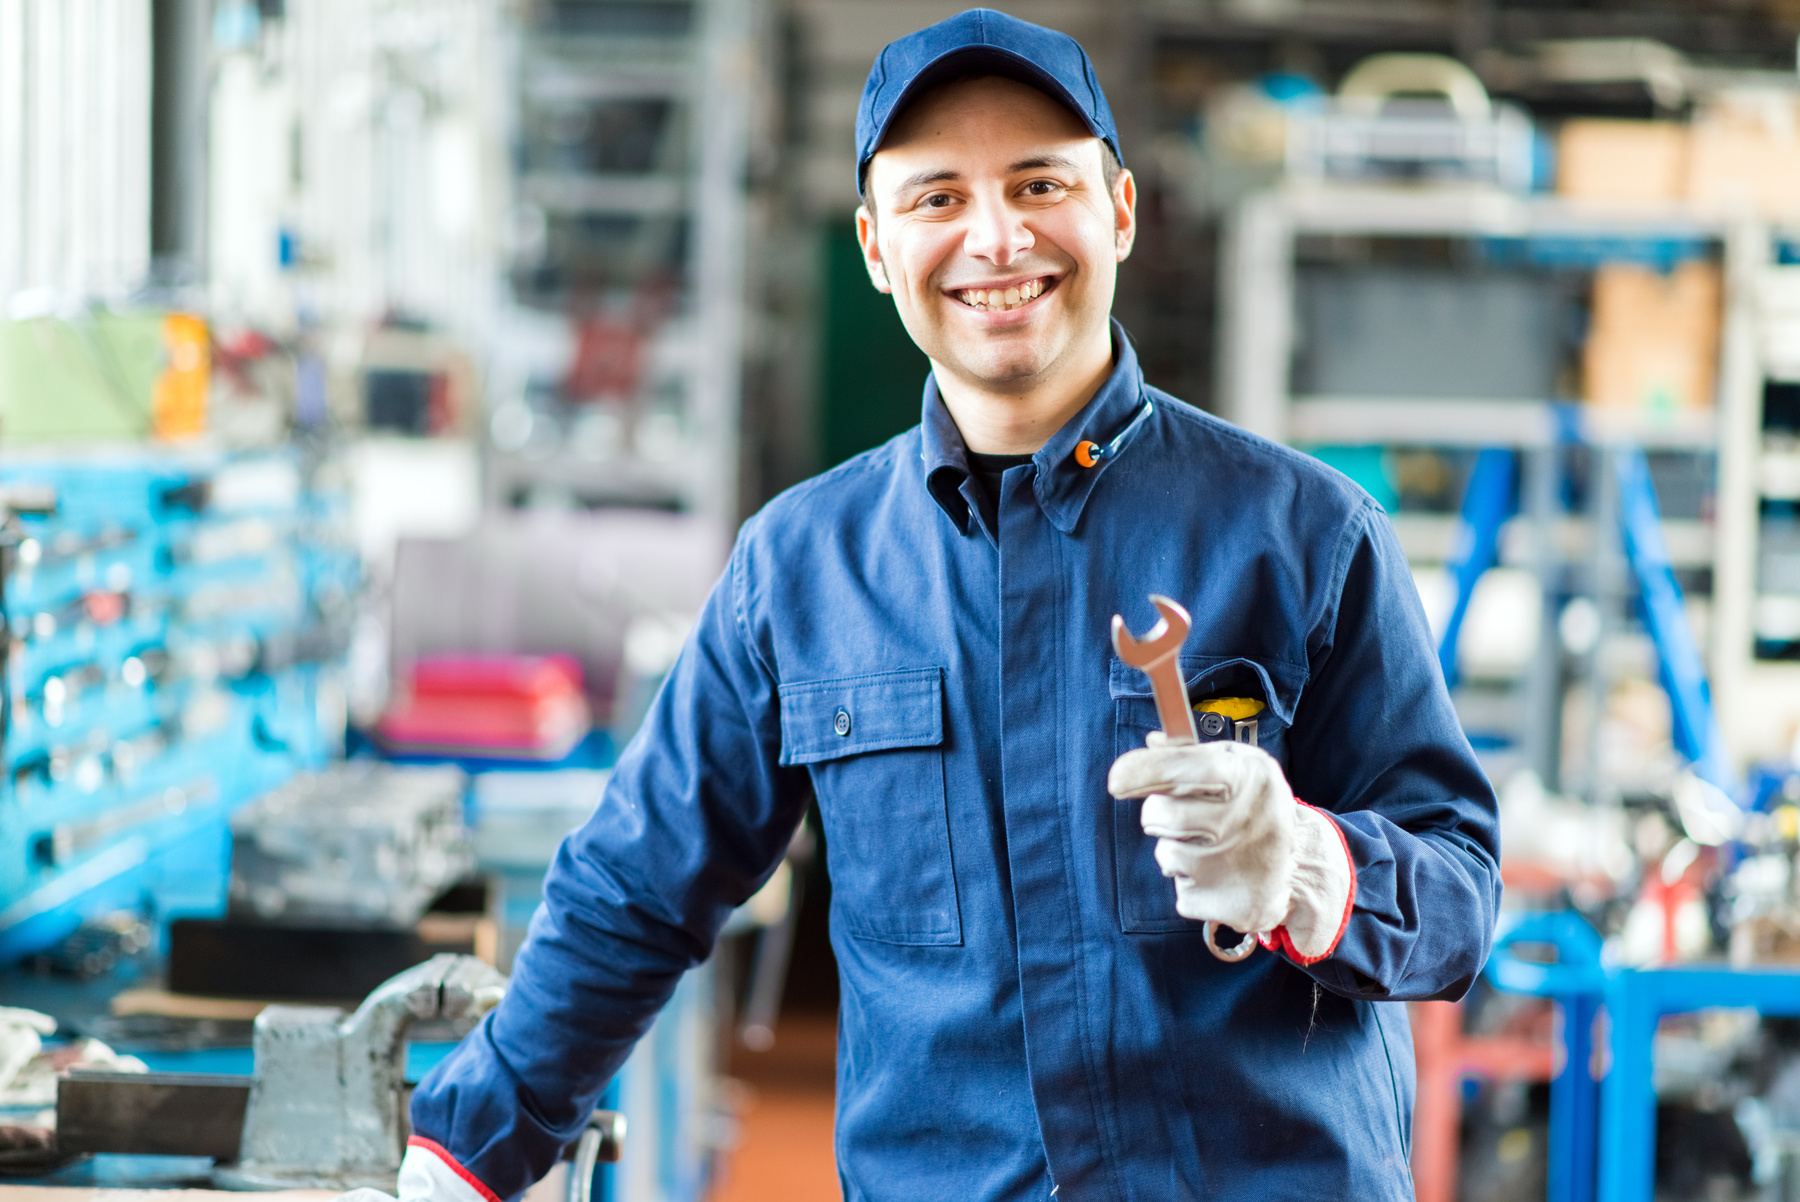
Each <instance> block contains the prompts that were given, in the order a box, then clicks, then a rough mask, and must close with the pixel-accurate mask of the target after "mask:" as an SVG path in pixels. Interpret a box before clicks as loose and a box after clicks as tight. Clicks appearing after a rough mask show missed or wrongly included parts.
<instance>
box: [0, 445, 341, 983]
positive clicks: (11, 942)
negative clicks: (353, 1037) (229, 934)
mask: <svg viewBox="0 0 1800 1202" xmlns="http://www.w3.org/2000/svg"><path fill="white" fill-rule="evenodd" d="M0 493H3V494H4V496H0V501H3V502H4V512H0V518H3V519H4V522H3V523H0V543H3V544H4V548H5V549H4V552H3V554H4V561H3V562H0V571H3V572H4V581H3V584H4V592H3V594H0V597H3V600H0V614H3V617H4V624H5V627H6V630H5V639H4V649H3V650H0V665H3V667H4V698H3V700H0V741H3V744H4V747H3V762H4V764H5V772H4V774H3V775H0V963H5V962H10V961H13V960H16V959H18V958H19V957H21V956H25V955H29V954H31V953H33V952H37V951H41V950H44V949H46V948H49V947H51V946H53V945H55V944H56V943H57V942H58V941H59V940H61V939H62V938H63V937H65V936H66V935H68V934H69V933H70V932H71V931H73V930H74V929H75V928H76V927H77V926H78V925H79V924H80V923H81V922H82V921H84V920H86V919H91V918H95V917H98V916H100V915H103V914H105V913H107V912H109V911H113V910H133V909H139V908H144V909H147V910H148V911H149V912H151V913H153V914H154V915H155V917H157V918H158V919H166V918H169V917H173V916H176V915H181V914H211V913H217V912H220V911H222V910H223V909H224V903H225V886H226V864H227V861H228V859H229V832H228V828H227V825H226V823H227V818H228V816H229V814H230V812H231V810H233V809H235V808H236V807H237V806H238V805H240V804H242V803H244V802H246V801H249V800H250V799H251V798H253V797H256V796H257V795H259V794H261V793H263V792H265V791H267V790H268V789H270V788H273V787H274V786H275V785H277V784H280V783H281V782H282V781H283V780H285V779H287V778H288V777H289V776H291V775H292V774H293V773H294V772H296V771H298V770H299V769H301V768H305V767H310V766H313V765H316V764H318V763H321V762H323V761H324V760H325V759H326V758H327V757H328V756H329V755H330V754H332V752H333V750H334V747H333V744H334V742H336V743H341V740H342V710H343V704H342V701H341V696H342V690H341V685H340V684H339V683H338V682H337V680H336V679H335V675H336V674H335V670H334V668H333V667H332V661H334V660H335V659H337V658H338V657H339V656H341V654H342V645H341V643H342V639H341V638H340V637H339V633H338V630H337V625H336V624H341V623H342V621H343V618H344V616H345V614H346V610H347V607H348V605H349V603H350V601H351V598H352V596H353V594H354V590H355V588H356V584H357V573H358V569H357V567H356V559H355V555H354V552H353V551H352V550H351V549H350V548H349V547H348V546H347V545H346V544H345V543H344V542H343V540H341V539H339V538H338V537H337V536H336V533H335V523H336V520H337V516H336V512H335V510H334V508H333V506H332V505H331V504H330V503H328V502H325V501H323V500H322V499H321V498H319V497H317V496H316V495H314V494H312V493H310V492H309V491H308V490H307V488H306V486H305V483H304V480H303V473H302V467H301V464H300V463H299V462H297V460H296V459H295V458H294V457H293V456H291V455H286V454H263V455H251V456H236V457H228V456H223V455H215V454H209V453H192V452H180V451H174V450H166V449H165V450H155V451H131V452H124V451H121V452H115V453H111V454H99V453H96V454H90V455H81V456H68V457H49V456H44V457H34V456H8V457H7V458H6V459H4V460H0ZM334 620H335V623H336V624H334ZM334 728H335V730H334Z"/></svg>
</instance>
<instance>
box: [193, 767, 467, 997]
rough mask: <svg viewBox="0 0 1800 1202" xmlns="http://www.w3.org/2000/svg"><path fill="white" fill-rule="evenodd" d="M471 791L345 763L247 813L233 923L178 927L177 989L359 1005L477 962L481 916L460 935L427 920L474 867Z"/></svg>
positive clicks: (425, 774)
mask: <svg viewBox="0 0 1800 1202" xmlns="http://www.w3.org/2000/svg"><path fill="white" fill-rule="evenodd" d="M464 784H465V781H464V777H463V774H462V772H461V771H460V770H458V769H456V768H442V767H432V768H423V767H399V766H394V765H389V764H382V763H375V762H369V761H357V762H352V763H340V764H336V765H334V766H332V767H331V768H328V769H326V770H324V771H322V772H318V773H311V774H307V775H303V776H301V777H298V778H296V779H295V780H292V781H290V782H288V783H287V784H286V785H284V786H282V787H281V788H279V789H277V790H275V791H274V792H272V793H270V794H269V795H268V796H266V797H264V798H262V799H261V800H259V801H257V802H256V803H255V804H253V805H250V806H247V807H245V808H244V809H242V810H240V811H238V812H237V813H236V814H235V815H234V816H233V818H232V821H231V832H232V852H231V888H230V908H229V911H228V913H227V914H226V916H225V917H224V918H217V919H215V918H184V919H181V920H179V921H177V922H174V923H171V924H170V926H169V943H168V960H167V964H166V977H167V982H168V987H169V988H170V989H171V990H173V991H175V992H176V993H186V994H200V995H207V996H216V997H249V998H291V999H318V1000H321V1001H324V1000H340V999H341V1000H348V999H351V998H357V997H361V996H362V995H363V994H364V993H366V992H368V991H369V990H370V989H373V988H374V987H375V986H376V985H378V984H380V983H381V982H382V981H384V980H386V979H387V978H389V977H391V976H392V975H394V974H395V973H397V972H399V971H401V970H402V969H404V968H406V967H407V966H409V965H412V964H417V963H419V962H420V961H422V960H424V959H426V958H427V957H429V956H430V955H431V954H432V952H433V951H434V950H443V951H452V950H461V951H473V950H475V949H476V947H477V946H479V945H480V943H481V935H480V933H479V932H480V925H481V924H480V921H479V916H478V915H476V914H467V915H461V916H454V915H453V916H449V917H451V918H452V919H456V918H459V917H460V921H452V922H451V923H450V924H449V925H450V926H451V927H454V928H456V929H455V930H452V931H449V932H448V933H446V932H445V931H444V930H442V929H440V928H441V927H443V925H444V924H443V923H438V924H436V925H433V924H426V923H422V922H421V921H420V920H421V919H422V918H424V916H425V914H426V911H427V910H429V909H430V908H431V907H432V905H433V903H434V902H435V901H436V900H437V899H438V898H440V897H441V896H442V895H444V894H445V893H446V891H448V890H450V889H451V887H452V886H454V885H456V884H458V883H459V882H461V881H462V880H463V879H464V878H465V877H467V876H468V874H469V872H470V870H471V869H472V868H473V867H474V863H475V860H474V854H473V852H472V850H471V849H470V846H469V842H468V838H467V835H466V832H465V830H464V827H463V818H462V810H463V791H464ZM434 917H435V916H434ZM490 954H491V953H490Z"/></svg>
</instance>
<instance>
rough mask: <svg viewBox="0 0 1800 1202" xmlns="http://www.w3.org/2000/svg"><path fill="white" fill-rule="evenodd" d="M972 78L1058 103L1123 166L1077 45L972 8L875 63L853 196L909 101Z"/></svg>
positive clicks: (860, 129) (860, 115) (1106, 111)
mask: <svg viewBox="0 0 1800 1202" xmlns="http://www.w3.org/2000/svg"><path fill="white" fill-rule="evenodd" d="M970 72H987V73H991V74H994V75H1004V76H1007V77H1008V78H1010V79H1016V80H1018V81H1019V82H1020V83H1025V84H1030V85H1031V86H1032V87H1034V88H1037V89H1038V90H1039V91H1042V92H1045V93H1047V94H1049V95H1050V96H1053V97H1055V98H1056V99H1057V100H1060V101H1062V102H1063V103H1064V104H1066V105H1068V106H1069V107H1070V108H1071V109H1073V110H1074V111H1075V114H1076V115H1077V116H1079V117H1080V118H1081V120H1082V121H1083V122H1084V123H1085V124H1086V125H1087V127H1088V129H1089V130H1091V131H1092V132H1093V135H1094V136H1095V137H1096V138H1099V139H1100V140H1101V141H1102V142H1105V143H1106V144H1107V146H1109V147H1111V148H1112V152H1113V155H1114V157H1116V158H1117V159H1118V160H1119V161H1120V162H1124V161H1125V156H1124V155H1122V154H1120V153H1119V131H1118V130H1117V129H1116V128H1114V126H1113V115H1112V110H1111V109H1110V108H1108V107H1107V105H1106V93H1104V92H1102V91H1101V90H1100V81H1099V80H1097V79H1095V78H1094V64H1093V63H1091V62H1089V61H1088V56H1087V52H1086V51H1085V50H1083V49H1082V48H1081V43H1079V42H1077V41H1076V40H1075V39H1074V38H1072V37H1070V36H1069V35H1068V34H1066V33H1059V32H1057V31H1056V30H1054V29H1045V28H1044V27H1043V26H1042V25H1033V24H1031V23H1030V22H1029V21H1021V20H1019V19H1018V18H1017V17H1009V16H1007V15H1006V14H1005V13H1000V12H995V11H994V10H993V9H991V8H971V9H969V10H968V11H967V12H962V13H958V14H957V15H956V16H954V17H951V18H950V19H949V20H946V21H939V22H938V23H937V24H936V25H931V26H928V27H926V28H924V29H921V30H919V31H918V32H917V33H909V34H907V35H906V36H905V37H903V38H900V39H899V40H898V41H894V42H889V43H888V44H887V46H886V47H885V48H884V49H883V50H882V52H881V53H880V54H878V55H877V56H876V57H875V65H874V66H873V67H871V68H869V81H868V82H867V83H865V84H864V85H863V93H862V103H861V104H859V105H858V106H857V109H856V191H857V194H858V195H861V193H862V187H863V175H864V172H866V171H867V170H868V168H869V160H870V159H872V158H874V157H875V152H876V151H877V150H879V149H880V148H881V140H882V139H883V138H885V137H886V136H887V131H888V127H889V126H890V125H892V124H893V123H894V118H895V117H896V116H897V115H899V113H900V110H901V109H903V108H905V107H906V104H907V102H908V101H910V100H912V99H913V98H914V97H916V96H919V95H920V94H921V93H923V92H924V91H925V90H926V89H927V88H930V87H931V86H932V85H933V84H936V83H940V82H942V81H943V80H946V79H949V78H952V77H954V76H957V75H965V74H968V73H970Z"/></svg>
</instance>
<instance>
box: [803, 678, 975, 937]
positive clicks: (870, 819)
mask: <svg viewBox="0 0 1800 1202" xmlns="http://www.w3.org/2000/svg"><path fill="white" fill-rule="evenodd" d="M943 675H944V674H943V670H942V669H941V668H907V669H902V670H900V671H894V672H875V673H870V674H867V675H862V676H845V677H840V678H838V679H835V680H807V681H797V682H794V683H792V684H783V685H782V686H781V762H782V763H783V764H794V765H806V766H807V768H808V769H809V770H810V772H811V773H812V779H813V788H814V790H815V791H816V792H817V793H818V797H819V812H820V814H821V815H822V816H823V818H824V822H825V848H826V862H827V865H828V867H829V868H830V872H831V891H832V909H833V910H834V912H835V916H836V919H837V921H838V922H840V923H842V924H843V926H844V928H845V929H846V930H847V931H848V932H849V933H850V934H852V935H856V936H859V937H861V938H864V939H875V940H879V941H881V942H884V943H902V944H915V945H929V944H958V943H961V942H962V915H961V912H960V911H959V909H958V907H957V901H956V876H955V872H954V869H953V865H952V861H951V856H950V815H949V811H948V809H947V803H946V798H945V793H944V747H943V744H944V696H943Z"/></svg>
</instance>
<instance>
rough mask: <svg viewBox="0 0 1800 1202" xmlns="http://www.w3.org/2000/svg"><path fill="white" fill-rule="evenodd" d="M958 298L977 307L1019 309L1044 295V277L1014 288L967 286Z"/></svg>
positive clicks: (972, 306) (958, 294)
mask: <svg viewBox="0 0 1800 1202" xmlns="http://www.w3.org/2000/svg"><path fill="white" fill-rule="evenodd" d="M956 295H957V299H958V300H960V301H962V303H963V304H965V305H968V306H970V307H971V308H975V309H1017V308H1018V307H1019V306H1020V305H1023V304H1026V303H1027V302H1029V301H1033V300H1036V299H1037V298H1038V297H1040V296H1042V295H1044V281H1043V280H1042V279H1036V280H1027V281H1026V282H1025V283H1023V284H1020V285H1018V286H1017V287H1014V288H965V289H963V290H962V291H961V292H959V293H957V294H956Z"/></svg>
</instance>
